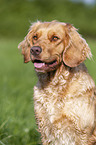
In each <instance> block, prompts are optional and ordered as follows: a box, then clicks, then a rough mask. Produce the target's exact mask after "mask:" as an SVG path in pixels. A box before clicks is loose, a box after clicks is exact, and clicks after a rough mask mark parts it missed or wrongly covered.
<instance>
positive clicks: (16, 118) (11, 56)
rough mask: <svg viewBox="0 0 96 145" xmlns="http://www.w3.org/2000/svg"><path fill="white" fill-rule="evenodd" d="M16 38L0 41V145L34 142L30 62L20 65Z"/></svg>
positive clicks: (33, 82)
mask: <svg viewBox="0 0 96 145" xmlns="http://www.w3.org/2000/svg"><path fill="white" fill-rule="evenodd" d="M19 42H20V40H15V39H14V40H12V39H9V40H7V39H1V40H0V47H1V48H0V145H4V144H5V145H35V144H36V145H37V144H39V142H40V140H39V134H38V132H37V131H36V124H35V117H34V109H33V108H34V107H33V86H34V84H36V76H35V73H34V71H33V66H32V64H31V63H29V64H24V63H23V59H22V56H21V54H20V52H19V51H18V49H17V46H18V43H19Z"/></svg>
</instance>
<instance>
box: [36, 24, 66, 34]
mask: <svg viewBox="0 0 96 145" xmlns="http://www.w3.org/2000/svg"><path fill="white" fill-rule="evenodd" d="M65 25H66V24H65V23H60V22H43V23H40V24H39V25H38V26H37V29H36V31H35V32H38V31H43V32H44V33H47V32H49V31H54V32H62V31H64V26H65Z"/></svg>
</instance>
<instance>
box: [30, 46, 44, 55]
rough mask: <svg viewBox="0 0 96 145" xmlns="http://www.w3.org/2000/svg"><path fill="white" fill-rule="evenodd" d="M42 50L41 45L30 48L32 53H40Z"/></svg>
mask: <svg viewBox="0 0 96 145" xmlns="http://www.w3.org/2000/svg"><path fill="white" fill-rule="evenodd" d="M41 52H42V48H41V47H39V46H33V47H32V48H31V49H30V53H31V54H32V55H39V54H40V53H41Z"/></svg>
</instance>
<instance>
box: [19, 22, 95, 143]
mask: <svg viewBox="0 0 96 145" xmlns="http://www.w3.org/2000/svg"><path fill="white" fill-rule="evenodd" d="M19 48H22V54H23V55H24V62H25V63H26V62H29V61H32V62H33V64H34V67H35V70H36V72H37V76H38V83H37V86H35V87H34V105H35V114H36V119H37V123H38V127H39V131H40V133H41V136H42V143H43V145H93V144H95V143H96V136H95V135H96V130H95V119H96V116H95V83H94V81H93V80H92V78H91V76H90V75H89V74H88V71H87V69H86V67H85V65H84V64H83V61H84V60H85V59H86V58H91V56H92V54H91V50H90V48H89V47H88V44H87V43H86V41H85V40H84V39H83V38H82V37H81V36H80V35H79V33H78V32H77V31H76V29H75V28H74V27H73V26H72V25H70V24H67V23H60V22H57V21H52V22H37V23H34V24H33V25H32V26H31V27H30V30H29V33H28V34H27V36H26V37H25V39H24V40H23V41H22V42H21V43H20V44H19Z"/></svg>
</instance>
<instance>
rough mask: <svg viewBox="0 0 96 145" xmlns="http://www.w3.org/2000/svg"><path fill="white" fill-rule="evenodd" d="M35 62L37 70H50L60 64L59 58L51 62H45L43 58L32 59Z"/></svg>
mask: <svg viewBox="0 0 96 145" xmlns="http://www.w3.org/2000/svg"><path fill="white" fill-rule="evenodd" d="M32 62H33V63H34V67H35V70H36V71H37V72H48V71H52V70H55V69H56V68H57V66H58V62H57V60H53V61H51V62H43V61H41V60H37V59H36V60H34V61H32Z"/></svg>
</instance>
